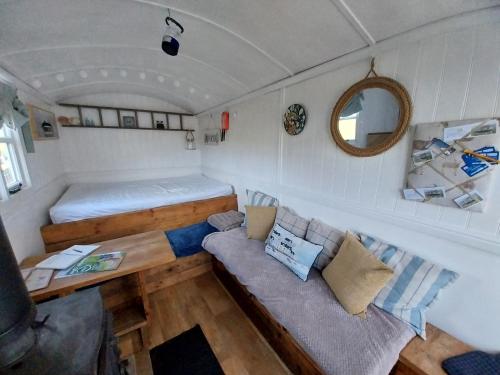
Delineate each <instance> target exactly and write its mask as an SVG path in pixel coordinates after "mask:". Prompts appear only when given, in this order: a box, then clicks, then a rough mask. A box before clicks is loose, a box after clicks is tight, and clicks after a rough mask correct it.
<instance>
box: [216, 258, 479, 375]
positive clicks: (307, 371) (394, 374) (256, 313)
mask: <svg viewBox="0 0 500 375" xmlns="http://www.w3.org/2000/svg"><path fill="white" fill-rule="evenodd" d="M212 266H213V272H214V273H215V275H216V276H217V277H218V279H219V280H220V282H221V283H222V284H223V285H224V287H225V288H226V290H227V291H228V292H229V294H231V296H232V297H233V299H234V300H235V301H236V303H237V304H238V305H239V306H240V307H241V309H242V310H243V311H244V312H245V314H246V315H247V316H248V317H249V318H250V320H251V321H252V322H253V324H254V325H255V326H256V327H257V329H258V330H259V331H260V333H261V334H262V336H264V338H265V339H266V340H267V341H268V342H269V344H270V345H271V347H272V348H273V349H274V350H275V352H276V353H277V354H278V356H279V357H280V358H281V359H282V361H283V362H284V363H285V364H286V365H287V367H288V368H289V369H290V371H291V372H292V373H293V374H298V375H320V374H324V372H323V370H322V369H321V368H320V367H319V366H318V365H317V364H316V363H315V362H314V360H313V359H312V358H311V357H309V355H308V354H307V353H306V352H305V351H304V350H303V349H302V348H301V347H300V345H299V344H298V343H297V342H296V341H295V339H294V338H293V337H292V335H290V334H289V333H288V331H287V329H286V328H285V327H283V326H282V325H281V324H279V323H278V322H277V321H276V320H275V319H274V318H273V316H272V315H271V314H270V313H269V312H268V311H267V309H266V308H265V307H264V306H263V305H262V304H261V303H260V302H259V301H258V300H257V299H256V298H255V296H254V295H252V294H251V293H249V292H248V291H247V289H246V288H245V287H244V286H242V285H241V284H240V283H239V282H238V280H237V279H236V277H234V276H233V275H232V274H231V273H229V272H228V271H227V270H226V268H225V267H224V264H223V263H221V262H220V261H218V260H217V259H216V258H215V257H213V256H212ZM426 331H427V340H426V341H424V340H422V339H420V338H417V337H415V338H414V339H412V340H411V341H410V342H409V343H408V345H407V346H406V347H405V348H404V349H403V350H402V351H401V353H400V354H399V360H398V362H397V363H396V365H395V366H394V368H393V370H392V371H391V375H446V374H445V372H444V371H443V370H442V368H441V363H442V361H443V360H444V359H446V358H449V357H452V356H455V355H459V354H463V353H465V352H468V351H470V350H472V348H471V347H470V346H468V345H466V344H464V343H463V342H460V341H459V340H457V339H455V338H454V337H452V336H450V335H448V334H447V333H446V332H443V331H441V330H440V329H439V328H436V327H434V326H433V325H431V324H427V328H426ZM361 355H362V354H361Z"/></svg>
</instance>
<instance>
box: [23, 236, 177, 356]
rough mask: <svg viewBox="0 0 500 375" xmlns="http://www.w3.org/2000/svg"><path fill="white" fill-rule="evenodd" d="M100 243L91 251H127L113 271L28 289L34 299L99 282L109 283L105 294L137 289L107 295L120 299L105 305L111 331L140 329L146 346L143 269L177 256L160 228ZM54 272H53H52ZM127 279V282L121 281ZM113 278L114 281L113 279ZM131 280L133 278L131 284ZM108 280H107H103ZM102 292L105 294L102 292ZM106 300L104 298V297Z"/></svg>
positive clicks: (147, 317)
mask: <svg viewBox="0 0 500 375" xmlns="http://www.w3.org/2000/svg"><path fill="white" fill-rule="evenodd" d="M98 244H99V245H101V246H100V247H99V248H98V249H97V250H96V251H94V252H93V253H92V254H102V253H107V252H111V251H123V252H124V253H126V255H125V258H124V259H123V261H122V263H121V264H120V266H119V267H118V268H117V269H116V270H113V271H105V272H96V273H89V274H85V275H78V276H71V277H65V278H61V279H54V276H53V277H52V280H51V282H50V284H49V285H48V287H46V288H44V289H39V290H36V291H33V292H31V293H30V295H31V297H32V298H33V300H34V301H36V302H38V301H43V300H46V299H48V298H53V297H62V296H65V295H68V294H71V293H73V292H75V291H76V290H78V289H81V288H85V287H89V286H93V285H98V284H99V285H102V289H105V288H106V286H107V285H108V286H109V285H111V284H112V283H113V282H114V286H112V287H108V289H113V292H112V293H108V294H115V295H116V294H122V292H123V294H129V292H130V290H132V289H137V290H138V293H137V295H133V298H131V299H129V300H127V301H125V300H123V299H122V298H120V296H118V298H115V297H110V298H109V299H110V300H111V299H114V300H119V302H115V303H113V302H109V303H108V306H111V307H110V310H111V311H112V312H113V320H114V324H113V325H114V331H115V334H116V335H117V336H119V337H120V336H123V335H125V334H128V333H130V332H132V331H134V330H137V329H140V330H141V338H142V343H143V346H144V347H146V348H149V332H148V329H147V328H148V326H149V325H150V323H151V306H150V303H149V297H148V294H147V292H146V285H145V277H144V272H145V271H147V270H149V269H151V268H154V267H157V266H161V265H166V264H168V263H171V262H174V261H175V259H176V257H175V255H174V252H173V251H172V248H171V247H170V243H169V242H168V240H167V238H166V236H165V233H164V232H163V231H153V232H146V233H141V234H135V235H132V236H127V237H122V238H118V239H114V240H109V241H104V242H99V243H98ZM52 255H54V253H50V254H44V255H38V256H33V257H29V258H26V259H25V260H24V261H23V262H22V263H21V268H29V267H33V266H35V265H36V264H37V263H39V262H40V261H42V260H44V259H46V258H48V257H50V256H52ZM55 273H56V272H54V274H55ZM124 279H127V282H122V281H123V280H124ZM115 281H116V282H115ZM130 281H132V282H134V281H135V284H134V285H131V283H130ZM105 282H108V283H106V284H103V283H105ZM118 284H120V285H122V284H123V285H124V286H125V285H126V288H127V289H128V290H123V288H122V289H117V288H116V285H118ZM104 294H106V293H105V292H104ZM105 302H106V301H105Z"/></svg>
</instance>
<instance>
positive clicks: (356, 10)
mask: <svg viewBox="0 0 500 375" xmlns="http://www.w3.org/2000/svg"><path fill="white" fill-rule="evenodd" d="M499 4H500V0H418V1H417V0H377V1H373V0H307V1H304V0H272V1H270V0H267V1H265V0H253V1H248V0H246V1H245V0H171V1H167V0H163V1H161V0H157V1H148V0H0V66H1V67H3V68H4V69H5V70H7V71H9V72H10V73H12V74H13V75H14V76H16V77H17V78H19V79H20V80H22V81H24V82H25V83H27V84H28V85H30V86H32V87H33V88H34V89H36V90H38V91H40V92H42V93H43V94H45V95H47V96H49V97H50V98H52V99H53V100H54V101H64V100H67V99H69V98H71V97H74V96H77V95H79V94H82V93H83V94H94V93H109V92H130V93H134V94H141V95H146V96H151V97H156V98H161V99H164V100H166V101H168V102H171V103H172V104H175V105H177V106H179V107H181V108H184V109H185V110H186V111H189V112H194V113H198V112H201V111H203V110H205V109H207V108H211V107H213V106H216V105H218V104H221V103H224V102H226V101H229V100H231V99H234V98H236V97H239V96H242V95H244V94H246V93H248V92H250V91H253V90H256V89H259V88H261V87H263V86H267V85H269V84H271V83H273V82H276V81H278V80H281V79H283V78H286V77H289V76H292V75H294V74H297V73H298V72H301V71H304V70H306V69H308V68H311V67H313V66H316V65H319V64H321V63H324V62H326V61H330V60H333V59H335V58H337V57H339V56H342V55H345V54H348V53H349V52H353V51H355V50H358V49H361V48H363V47H366V46H367V45H370V44H374V43H376V42H378V41H381V40H384V39H386V38H388V37H392V36H395V35H397V34H400V33H402V32H405V31H408V30H411V29H414V28H416V27H420V26H423V25H426V24H428V23H431V22H435V21H438V20H440V19H443V18H447V17H452V16H455V15H459V14H463V13H466V12H471V11H474V10H479V9H483V8H487V7H492V6H495V5H499ZM167 8H170V9H171V10H172V11H171V13H172V16H173V17H174V18H176V19H177V20H178V21H180V22H181V23H182V24H183V26H184V27H185V30H186V31H185V33H184V35H183V38H182V40H181V49H180V53H179V55H178V56H176V57H172V56H168V55H166V54H164V53H163V52H162V51H161V48H160V42H161V37H162V35H163V32H164V30H165V24H164V19H165V17H166V15H167V14H168V12H167Z"/></svg>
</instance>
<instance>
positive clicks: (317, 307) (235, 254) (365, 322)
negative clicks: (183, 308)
mask: <svg viewBox="0 0 500 375" xmlns="http://www.w3.org/2000/svg"><path fill="white" fill-rule="evenodd" d="M203 247H204V248H205V249H206V250H207V251H208V252H210V253H212V254H213V255H214V256H215V257H216V258H217V259H218V260H220V261H221V262H222V263H223V264H224V266H225V267H226V269H227V270H228V271H229V272H230V273H231V274H233V275H234V276H235V277H236V278H237V279H238V281H239V282H240V284H241V285H243V286H245V287H246V289H247V290H248V291H249V292H250V293H252V294H253V295H254V296H255V297H256V298H257V300H258V301H259V302H260V303H261V304H263V305H264V306H265V307H266V309H267V310H268V311H269V312H270V313H271V315H272V316H273V317H274V318H275V319H276V320H277V321H278V322H279V323H280V324H281V325H283V326H284V327H285V328H286V329H287V330H288V332H289V333H290V334H291V335H292V336H293V337H294V338H295V340H296V341H297V342H298V343H299V344H300V346H301V347H302V348H303V349H304V350H305V351H306V352H307V353H308V354H309V356H310V357H311V358H312V359H313V360H314V361H315V362H316V363H317V364H318V365H319V366H320V367H321V368H322V369H323V370H324V371H325V373H326V374H335V375H352V374H364V375H382V374H388V373H389V372H390V371H391V369H392V368H393V367H394V365H395V364H396V362H397V360H398V357H399V352H400V351H401V350H402V349H403V348H404V347H405V346H406V344H407V343H408V342H409V341H410V340H411V339H412V338H413V337H414V336H415V332H414V331H413V330H412V329H411V328H410V327H409V326H408V325H407V324H406V323H404V322H402V321H400V320H398V319H397V318H395V317H394V316H392V315H390V314H388V313H386V312H385V311H383V310H380V309H378V308H377V307H375V306H373V305H370V306H369V307H368V311H367V318H366V319H362V318H359V317H356V316H352V315H349V314H348V313H346V312H345V310H344V309H343V308H342V306H341V305H340V303H339V302H338V301H337V299H336V298H335V295H334V294H333V293H332V291H331V290H330V288H329V287H328V285H327V284H326V283H325V282H324V280H323V278H322V277H321V274H320V273H319V272H318V271H317V270H315V269H312V270H311V272H310V274H309V278H308V281H307V282H304V281H302V280H300V279H299V278H298V277H297V276H295V275H294V274H293V273H292V272H291V271H290V270H288V268H286V267H285V266H284V265H283V264H281V263H279V262H278V261H277V260H275V259H274V258H272V257H270V256H269V255H267V254H266V253H265V252H264V243H263V242H262V241H257V240H249V239H247V236H246V231H245V228H236V229H233V230H230V231H228V232H218V233H212V234H210V235H208V236H207V237H205V239H204V241H203Z"/></svg>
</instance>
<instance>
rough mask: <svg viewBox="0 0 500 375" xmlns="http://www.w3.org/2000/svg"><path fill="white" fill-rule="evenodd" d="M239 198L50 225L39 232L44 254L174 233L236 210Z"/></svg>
mask: <svg viewBox="0 0 500 375" xmlns="http://www.w3.org/2000/svg"><path fill="white" fill-rule="evenodd" d="M237 209H238V203H237V199H236V195H235V194H232V195H227V196H223V197H218V198H211V199H204V200H199V201H192V202H186V203H179V204H173V205H169V206H162V207H156V208H151V209H148V210H141V211H133V212H125V213H122V214H116V215H109V216H103V217H97V218H92V219H85V220H78V221H71V222H69V223H61V224H50V225H46V226H44V227H42V228H41V229H40V231H41V233H42V239H43V242H44V244H45V251H46V252H48V253H49V252H52V251H59V250H62V249H66V248H68V247H70V246H72V245H75V244H80V245H82V244H91V243H95V242H100V241H106V240H112V239H115V238H120V237H124V236H128V235H131V234H137V233H143V232H149V231H152V230H171V229H176V228H181V227H185V226H188V225H191V224H196V223H200V222H202V221H205V220H206V219H207V218H208V217H209V216H210V215H212V214H215V213H219V212H225V211H229V210H237Z"/></svg>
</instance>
